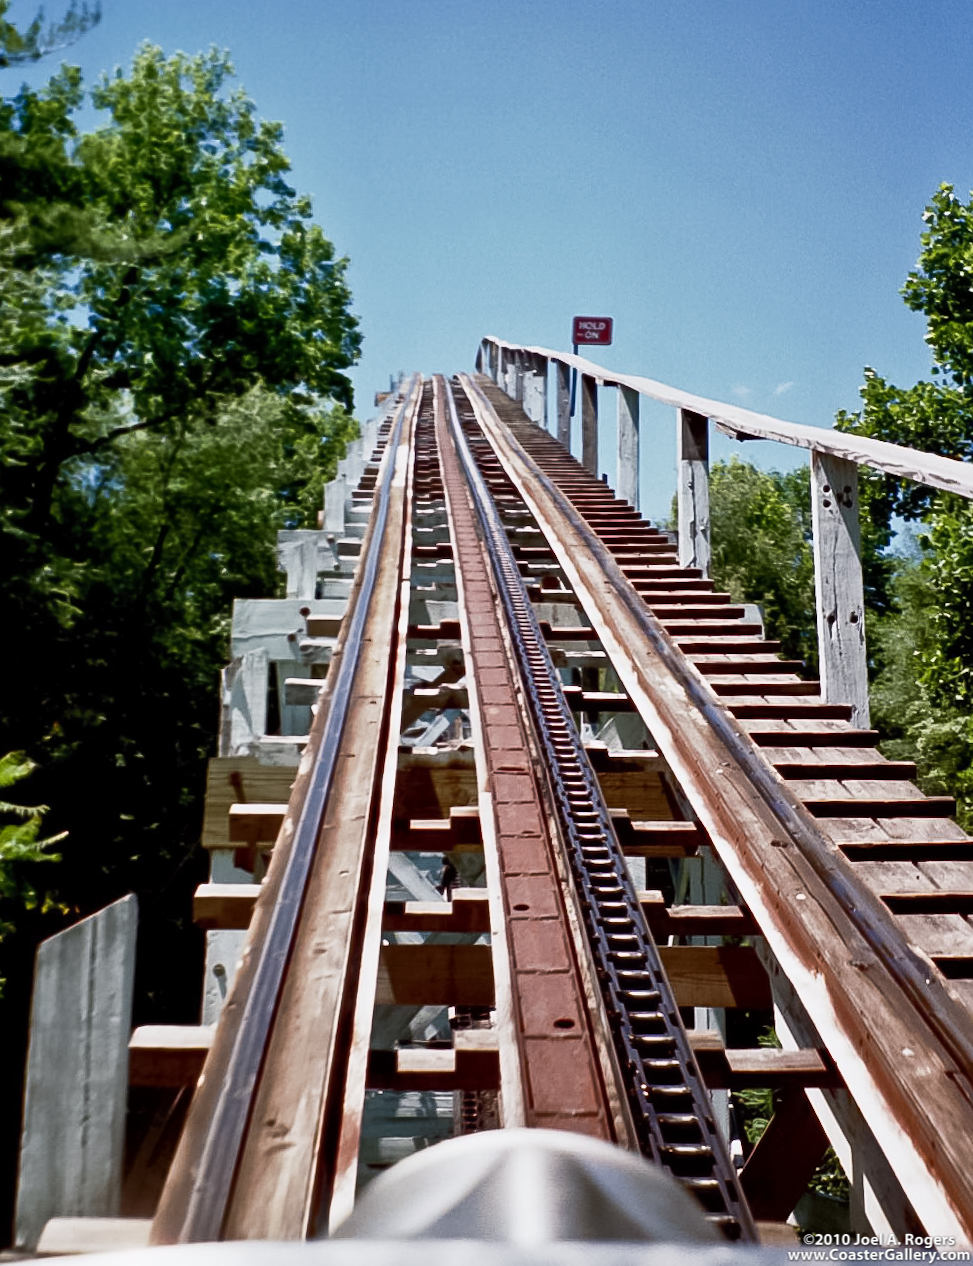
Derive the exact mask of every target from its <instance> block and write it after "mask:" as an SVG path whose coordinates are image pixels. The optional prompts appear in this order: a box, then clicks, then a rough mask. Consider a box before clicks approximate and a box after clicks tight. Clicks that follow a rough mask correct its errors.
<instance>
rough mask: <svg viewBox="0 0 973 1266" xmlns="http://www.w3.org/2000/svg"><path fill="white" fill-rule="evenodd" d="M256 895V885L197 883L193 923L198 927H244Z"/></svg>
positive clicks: (247, 923)
mask: <svg viewBox="0 0 973 1266" xmlns="http://www.w3.org/2000/svg"><path fill="white" fill-rule="evenodd" d="M259 896H260V885H259V884H213V883H210V884H200V885H199V886H198V887H197V889H196V891H195V893H194V894H193V922H194V923H197V924H198V925H199V926H200V927H202V928H223V929H234V928H235V929H242V928H247V927H249V926H250V919H251V917H252V915H253V908H254V906H255V905H256V904H257V898H258V897H259Z"/></svg>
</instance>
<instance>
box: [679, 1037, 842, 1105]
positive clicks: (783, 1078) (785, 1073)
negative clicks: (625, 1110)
mask: <svg viewBox="0 0 973 1266" xmlns="http://www.w3.org/2000/svg"><path fill="white" fill-rule="evenodd" d="M689 1039H690V1044H691V1045H692V1047H693V1051H694V1052H695V1055H696V1060H697V1062H698V1064H699V1069H700V1072H701V1073H702V1074H703V1079H704V1081H705V1082H706V1084H707V1086H708V1087H709V1088H710V1090H747V1089H751V1088H757V1087H760V1088H763V1089H772V1090H775V1089H786V1088H789V1087H797V1086H800V1087H810V1086H815V1087H822V1086H827V1087H834V1088H837V1087H840V1086H841V1085H842V1081H841V1078H840V1076H839V1075H838V1073H837V1072H836V1070H835V1067H834V1064H833V1063H832V1062H831V1059H830V1057H829V1055H828V1053H827V1051H825V1050H819V1049H805V1050H797V1051H782V1050H777V1049H775V1048H773V1047H766V1046H758V1047H753V1048H747V1049H743V1050H741V1049H732V1048H727V1049H725V1050H724V1049H723V1048H722V1047H717V1048H715V1049H714V1048H713V1046H712V1045H710V1044H706V1045H697V1043H696V1042H695V1041H694V1040H693V1032H692V1030H690V1033H689Z"/></svg>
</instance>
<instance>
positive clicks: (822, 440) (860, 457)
mask: <svg viewBox="0 0 973 1266" xmlns="http://www.w3.org/2000/svg"><path fill="white" fill-rule="evenodd" d="M493 341H494V342H495V343H496V345H497V347H498V350H499V351H500V352H502V351H503V350H504V349H505V348H513V347H517V346H518V344H515V343H504V342H503V340H502V339H494V340H493ZM526 350H527V351H531V352H535V353H539V354H540V355H541V356H547V357H548V358H549V359H550V360H553V361H555V363H557V364H559V365H564V366H566V367H568V368H575V369H577V370H578V372H579V373H586V374H590V375H591V376H592V377H593V378H595V380H596V381H597V382H598V383H599V384H601V385H603V386H609V387H612V386H626V387H631V388H632V390H633V391H637V392H638V393H639V394H640V395H643V396H650V397H651V398H652V399H653V400H660V401H661V402H662V403H663V404H671V405H674V406H675V407H676V408H677V409H689V410H691V411H692V412H694V413H701V414H703V415H704V416H706V417H709V418H710V420H711V421H712V422H714V423H716V425H717V426H718V427H719V429H720V430H721V431H725V432H726V434H728V435H733V436H735V437H736V438H737V439H741V440H743V439H755V440H777V441H778V442H779V443H781V444H792V445H794V446H795V447H797V448H809V449H814V450H816V451H818V452H822V453H831V454H832V455H833V456H835V457H842V458H845V459H846V460H848V461H852V462H855V463H857V464H858V465H859V466H871V467H873V468H874V469H875V470H883V471H886V472H887V473H888V474H890V475H899V476H901V477H902V478H903V479H911V480H913V481H914V482H916V483H920V484H929V485H930V487H932V488H942V489H944V490H945V491H946V492H955V493H957V494H958V495H959V496H961V497H968V498H970V499H971V500H973V468H971V467H970V464H969V463H967V462H960V461H956V460H955V459H954V458H951V457H940V456H938V455H937V454H935V453H921V452H919V451H918V450H917V449H914V448H905V447H904V446H902V445H899V444H889V443H887V442H886V441H885V440H873V439H871V438H869V437H867V436H859V435H843V434H840V433H839V432H836V431H832V430H826V429H825V428H824V427H817V426H802V425H801V424H800V423H797V422H785V421H783V420H782V419H781V418H775V417H772V416H770V415H769V414H766V413H754V412H753V411H752V410H751V409H743V408H741V407H740V406H739V405H735V404H725V403H724V402H723V401H721V400H710V399H708V398H707V397H706V396H697V395H694V394H693V393H692V392H690V391H682V390H681V389H680V388H678V387H671V386H669V384H668V383H664V382H657V381H656V380H655V379H654V378H643V377H642V376H641V375H639V374H616V373H614V372H613V371H612V370H610V369H605V368H603V367H602V366H601V365H596V364H595V363H594V362H593V361H590V360H587V359H586V358H585V357H583V356H575V355H573V354H572V353H570V352H559V351H555V350H554V349H552V348H550V347H529V348H527V349H526Z"/></svg>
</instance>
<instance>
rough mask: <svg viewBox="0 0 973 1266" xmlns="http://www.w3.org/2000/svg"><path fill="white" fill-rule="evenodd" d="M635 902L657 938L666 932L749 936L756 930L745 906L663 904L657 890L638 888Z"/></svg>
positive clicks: (664, 935) (668, 935) (662, 899)
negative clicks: (637, 902)
mask: <svg viewBox="0 0 973 1266" xmlns="http://www.w3.org/2000/svg"><path fill="white" fill-rule="evenodd" d="M639 902H640V904H641V906H642V912H643V914H644V915H645V917H646V920H647V921H648V924H649V929H650V931H651V932H652V935H653V936H654V937H655V938H656V939H657V940H662V939H664V938H667V937H670V936H749V935H752V934H754V933H756V932H759V930H760V929H759V927H758V926H757V921H756V920H755V919H754V917H753V916H752V915H751V913H750V912H749V910H744V909H741V908H740V907H739V906H703V905H697V906H667V905H666V903H665V898H664V897H663V895H662V893H661V892H659V891H657V890H650V891H648V892H640V893H639Z"/></svg>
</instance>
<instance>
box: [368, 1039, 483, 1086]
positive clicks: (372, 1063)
mask: <svg viewBox="0 0 973 1266" xmlns="http://www.w3.org/2000/svg"><path fill="white" fill-rule="evenodd" d="M459 1036H460V1034H459V1033H457V1034H456V1037H457V1038H458V1037H459ZM493 1040H494V1042H495V1041H496V1037H495V1035H493ZM366 1082H367V1085H368V1088H369V1090H394V1091H397V1092H398V1093H399V1094H405V1093H408V1092H410V1091H412V1092H415V1091H418V1092H420V1093H423V1092H428V1091H433V1090H438V1091H443V1090H499V1089H500V1053H499V1050H498V1049H497V1047H496V1046H495V1045H494V1047H493V1049H492V1050H491V1049H479V1050H478V1049H475V1048H467V1049H462V1048H461V1049H453V1048H451V1047H450V1048H444V1049H438V1050H437V1049H435V1048H433V1049H425V1050H423V1049H415V1050H410V1049H408V1048H406V1049H401V1048H400V1049H399V1050H396V1051H370V1052H369V1058H368V1073H367V1075H366Z"/></svg>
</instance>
